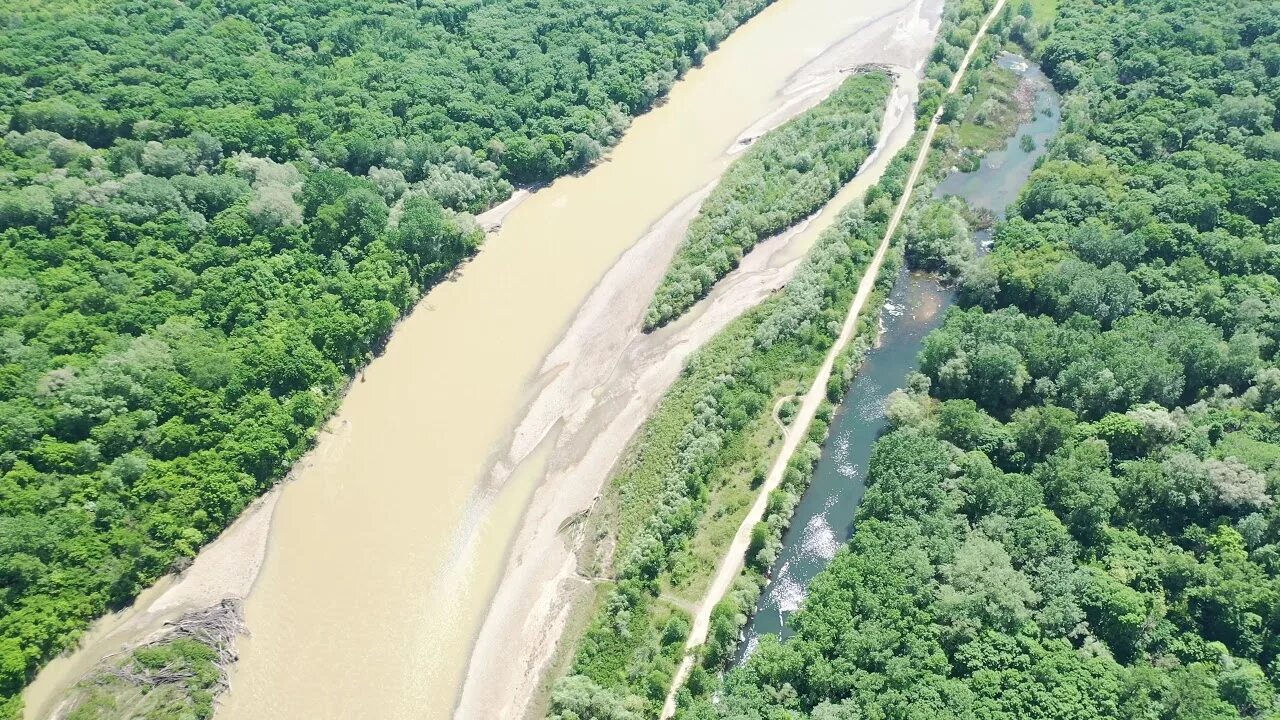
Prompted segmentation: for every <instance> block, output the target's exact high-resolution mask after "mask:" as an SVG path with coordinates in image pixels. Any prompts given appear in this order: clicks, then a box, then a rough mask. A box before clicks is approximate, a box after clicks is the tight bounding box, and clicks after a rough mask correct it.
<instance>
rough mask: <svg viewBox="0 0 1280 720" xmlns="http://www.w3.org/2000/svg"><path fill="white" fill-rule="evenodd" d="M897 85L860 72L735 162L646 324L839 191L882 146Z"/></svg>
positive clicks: (696, 294) (682, 305)
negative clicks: (883, 128) (879, 139)
mask: <svg viewBox="0 0 1280 720" xmlns="http://www.w3.org/2000/svg"><path fill="white" fill-rule="evenodd" d="M891 89H892V82H891V80H890V79H889V76H888V75H887V74H886V73H883V72H870V73H865V74H858V75H854V76H852V77H850V78H849V79H848V80H846V81H845V82H844V84H843V85H841V86H840V88H839V89H837V90H836V92H835V93H833V94H832V95H831V97H829V98H827V99H826V100H825V101H823V102H822V103H821V104H820V105H818V106H817V107H815V108H814V109H812V110H810V111H809V112H807V113H805V114H803V115H801V116H799V117H797V118H795V119H793V120H791V121H790V122H788V123H786V124H785V125H782V126H781V127H779V128H777V129H775V130H773V131H771V132H769V133H768V134H767V135H765V136H764V137H763V138H761V139H760V140H759V141H758V142H757V143H756V144H755V145H753V146H752V147H751V148H750V149H749V150H747V151H746V152H745V153H744V154H743V155H742V157H741V158H739V159H738V160H737V161H735V162H734V164H733V165H731V166H730V167H729V169H728V171H726V172H725V174H724V177H723V178H722V179H721V181H720V184H719V185H717V186H716V188H715V190H713V191H712V193H711V196H710V197H708V198H707V200H706V201H705V202H704V203H703V204H702V208H701V210H700V211H699V213H698V217H697V218H695V219H694V221H693V223H692V225H690V227H689V232H688V234H687V235H685V238H684V242H683V243H682V244H681V245H680V248H679V250H677V252H676V256H675V258H674V259H673V260H672V263H671V267H670V268H669V269H668V270H667V275H666V277H664V278H663V280H662V284H661V285H660V286H659V287H658V290H657V292H656V294H655V295H654V298H653V302H652V303H651V304H650V305H649V311H648V314H647V315H646V316H645V327H646V329H653V328H655V327H659V326H661V325H664V324H666V323H667V322H670V321H671V320H674V319H675V318H677V317H680V315H682V314H683V313H684V312H685V311H686V310H688V309H689V308H690V307H692V306H693V304H694V303H695V302H697V301H698V299H699V298H701V297H703V296H704V295H706V294H707V292H708V291H710V290H711V287H712V286H713V285H714V284H715V283H716V281H718V280H719V279H720V278H722V277H724V276H725V275H726V274H728V273H729V271H730V270H732V269H733V268H734V267H736V266H737V264H738V261H739V260H741V258H742V256H743V254H744V253H746V252H747V251H748V250H750V249H751V248H752V247H754V246H755V244H756V243H758V242H760V241H761V240H764V239H765V238H768V237H770V236H771V235H774V234H776V233H779V232H781V231H783V230H785V229H787V228H789V227H791V226H792V225H794V224H796V223H797V222H799V221H800V220H801V219H802V218H804V217H806V216H808V215H810V214H812V213H814V212H816V211H817V210H818V209H819V208H821V207H822V205H823V204H824V203H826V202H827V201H828V200H830V199H831V198H832V197H834V196H835V194H836V192H838V191H839V190H840V188H841V187H843V186H844V184H845V183H847V182H848V181H849V180H850V179H851V178H852V177H853V176H854V174H855V173H856V172H857V171H858V167H859V166H861V165H862V163H863V161H864V160H866V159H867V156H868V155H870V154H871V151H872V149H874V148H875V144H876V139H877V137H878V136H879V132H878V130H879V127H880V122H881V119H882V116H883V113H884V106H885V102H886V101H887V99H888V97H889V92H890V90H891Z"/></svg>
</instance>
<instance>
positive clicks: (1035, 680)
mask: <svg viewBox="0 0 1280 720" xmlns="http://www.w3.org/2000/svg"><path fill="white" fill-rule="evenodd" d="M1060 14H1061V16H1060V18H1059V19H1058V20H1057V22H1056V24H1055V26H1054V32H1053V34H1052V36H1050V38H1049V39H1048V40H1047V41H1046V42H1045V43H1044V45H1043V56H1044V59H1045V63H1044V64H1045V68H1046V69H1047V71H1048V72H1049V74H1050V76H1051V77H1052V79H1053V80H1054V82H1055V84H1057V85H1058V86H1059V87H1060V88H1063V89H1070V90H1071V92H1070V93H1069V94H1068V96H1067V98H1066V101H1065V102H1064V105H1063V107H1064V123H1063V128H1064V133H1065V134H1064V135H1063V136H1062V137H1060V138H1058V139H1057V140H1056V141H1055V142H1054V144H1053V146H1052V148H1051V150H1050V153H1049V155H1048V158H1047V161H1046V162H1045V163H1044V165H1043V166H1042V167H1041V168H1040V169H1039V170H1038V171H1037V172H1036V173H1035V175H1034V176H1033V177H1032V179H1031V181H1030V182H1029V183H1028V185H1027V187H1026V188H1025V189H1024V191H1023V193H1022V196H1021V198H1020V200H1019V202H1018V203H1017V206H1016V207H1015V211H1016V212H1015V213H1014V214H1013V216H1012V217H1011V219H1010V220H1009V221H1008V222H1005V223H1002V224H1001V225H1000V226H999V227H998V228H997V233H996V245H995V250H994V252H993V253H992V255H991V256H989V257H988V258H987V259H986V260H985V261H984V262H985V263H986V268H985V269H986V270H987V271H989V272H990V273H991V274H992V275H994V277H995V278H996V280H995V282H994V283H993V284H994V292H991V293H987V294H985V295H984V294H978V293H974V294H967V295H965V297H967V298H970V302H971V303H972V304H973V306H971V307H969V308H967V309H964V310H957V311H953V312H952V313H951V314H950V315H949V316H948V319H947V322H946V324H945V325H944V326H943V327H942V328H941V329H939V330H938V331H936V332H934V333H933V334H931V335H930V336H929V337H928V338H927V340H926V344H925V348H924V350H923V352H922V355H921V371H922V372H923V373H924V374H925V375H926V376H927V377H928V379H929V381H930V382H929V383H927V388H928V392H929V393H931V396H924V395H922V392H923V387H925V386H926V384H925V383H913V386H914V387H915V389H914V390H912V391H911V393H908V394H905V397H906V398H907V399H909V400H910V402H911V403H912V404H913V405H914V406H915V407H917V408H919V411H918V412H915V413H907V412H898V413H891V419H893V420H894V422H895V424H896V429H895V430H894V431H893V432H892V433H891V434H889V435H888V436H886V437H885V438H883V439H882V440H881V441H880V442H879V444H878V445H877V447H876V450H875V453H874V456H873V458H872V462H871V467H870V469H869V477H868V483H869V488H868V491H867V494H866V497H865V499H864V501H863V503H862V505H861V507H860V509H859V512H858V517H857V519H856V531H855V533H854V536H853V539H852V541H851V543H850V546H849V547H848V548H847V549H846V550H845V551H843V552H842V553H841V554H840V555H839V556H838V557H837V558H836V560H835V561H834V562H833V563H832V565H831V566H830V568H829V569H828V570H827V571H826V572H824V573H823V574H822V575H820V576H819V578H818V579H817V580H815V581H814V583H813V585H812V586H811V588H810V594H809V596H808V599H807V601H806V604H805V606H804V608H803V609H802V610H801V611H800V612H799V613H798V614H797V615H796V616H795V618H794V622H793V624H794V627H795V629H796V635H795V636H794V637H792V638H791V639H790V640H788V641H787V642H786V643H779V642H777V641H776V640H773V639H769V638H766V639H765V640H764V641H762V642H761V644H760V649H759V650H758V651H757V653H756V654H755V655H754V656H753V657H752V658H751V660H750V661H749V662H747V663H746V664H745V665H744V666H743V667H741V668H739V669H737V670H735V671H733V672H731V673H730V674H729V675H728V676H727V678H726V679H725V681H724V684H723V688H722V691H723V692H722V693H721V696H720V698H719V702H718V703H717V704H714V705H713V704H711V703H710V702H708V701H706V700H697V701H695V702H694V703H693V704H692V705H690V706H689V707H688V708H687V709H686V710H685V711H684V717H689V718H713V717H722V718H781V717H811V718H814V719H815V720H826V719H830V718H902V719H906V718H957V719H958V718H975V719H976V718H984V719H991V718H1009V719H1010V720H1013V719H1014V718H1019V719H1021V718H1045V719H1046V720H1048V719H1053V720H1059V719H1061V718H1073V719H1075V718H1080V719H1084V718H1115V719H1117V720H1120V719H1125V720H1128V719H1130V718H1153V719H1154V718H1175V719H1178V720H1183V719H1185V720H1203V719H1207V718H1239V717H1248V718H1271V717H1275V715H1276V713H1277V711H1280V706H1277V698H1276V686H1277V683H1278V682H1280V681H1278V679H1277V675H1276V672H1277V667H1280V662H1278V661H1280V621H1278V618H1280V615H1277V613H1276V608H1277V607H1280V562H1277V558H1280V554H1278V553H1277V551H1276V548H1277V546H1278V545H1280V534H1277V528H1280V509H1278V508H1280V506H1278V505H1277V503H1276V496H1277V491H1276V488H1277V487H1278V484H1277V480H1278V478H1280V463H1278V460H1280V425H1278V424H1277V422H1276V417H1277V415H1276V412H1277V409H1280V405H1277V401H1278V400H1280V392H1278V391H1280V369H1278V368H1277V367H1276V351H1277V346H1276V340H1277V339H1280V338H1278V336H1277V327H1276V324H1275V321H1276V308H1277V307H1280V284H1277V281H1276V277H1277V268H1275V267H1273V265H1272V264H1271V262H1272V261H1271V249H1272V248H1274V246H1275V243H1276V242H1277V239H1278V238H1277V236H1276V235H1275V229H1276V227H1277V225H1276V220H1275V217H1274V216H1275V215H1276V213H1278V212H1280V206H1276V205H1273V204H1269V203H1270V201H1269V200H1260V199H1261V198H1263V197H1266V196H1267V192H1269V191H1264V190H1260V188H1263V187H1266V183H1267V182H1269V180H1268V178H1269V177H1270V176H1271V175H1272V174H1273V173H1274V172H1275V170H1276V169H1275V168H1273V167H1271V165H1269V164H1268V163H1274V162H1275V161H1274V159H1272V158H1270V157H1269V156H1268V155H1267V153H1266V151H1264V150H1262V148H1263V147H1264V146H1265V143H1264V142H1261V141H1260V140H1259V138H1264V137H1267V136H1269V135H1270V134H1272V133H1274V132H1275V131H1276V129H1277V116H1276V114H1275V104H1276V99H1277V98H1278V97H1280V79H1278V78H1280V64H1276V63H1274V62H1272V61H1271V60H1270V58H1273V57H1274V56H1275V52H1276V48H1277V47H1280V13H1278V12H1277V10H1276V7H1275V5H1274V3H1267V2H1260V1H1256V2H1255V1H1249V0H1241V1H1240V2H1232V3H1226V4H1222V3H1219V4H1208V3H1202V2H1198V1H1192V0H1122V1H1121V2H1095V1H1094V0H1081V1H1080V2H1074V3H1063V6H1062V8H1061V9H1060ZM975 298H981V299H975Z"/></svg>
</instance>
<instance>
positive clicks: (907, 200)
mask: <svg viewBox="0 0 1280 720" xmlns="http://www.w3.org/2000/svg"><path fill="white" fill-rule="evenodd" d="M1004 4H1005V0H996V4H995V7H993V8H992V9H991V12H990V13H988V14H987V17H986V19H985V20H983V22H982V27H980V28H978V34H977V35H975V36H974V38H973V42H972V43H970V44H969V49H968V50H967V51H966V52H965V54H964V59H963V60H962V61H961V62H960V67H959V69H957V70H956V74H955V77H954V78H952V80H951V85H950V86H949V87H948V88H947V95H948V96H950V95H954V94H955V92H956V90H957V89H959V87H960V82H961V81H962V80H964V76H965V72H966V71H968V69H969V62H970V61H971V60H973V55H974V53H975V52H977V50H978V45H979V44H981V42H982V38H983V37H985V36H986V34H987V29H988V28H989V27H990V26H991V23H992V21H994V20H995V18H996V16H997V15H999V13H1000V11H1001V10H1003V9H1004ZM942 110H943V106H942V105H941V104H940V105H939V106H938V110H937V111H936V112H934V114H933V119H932V120H930V121H929V128H928V130H926V131H925V134H924V142H923V143H922V144H921V145H920V152H919V154H917V155H916V161H915V163H914V164H913V165H912V166H911V174H910V175H908V176H907V183H906V186H905V187H906V189H905V191H904V192H903V193H902V198H901V199H899V200H898V206H897V207H896V208H895V209H894V211H893V216H892V217H891V218H889V224H888V226H887V227H886V228H885V233H884V238H883V239H882V240H881V241H880V246H879V247H878V248H876V254H875V256H874V257H873V258H872V259H871V264H869V265H868V266H867V270H866V272H865V273H863V276H862V282H860V283H859V284H858V292H857V293H856V294H855V295H854V296H853V303H852V304H850V305H849V313H848V314H847V315H846V316H845V319H844V325H843V326H842V327H841V328H840V335H839V337H837V338H836V341H835V344H833V345H832V346H831V350H830V351H829V352H827V357H826V359H824V360H823V361H822V367H821V368H820V369H819V370H818V374H817V376H816V377H814V379H813V384H812V385H810V386H809V391H808V392H806V393H805V394H804V400H803V401H802V402H801V404H800V410H799V411H798V412H797V413H796V416H795V419H794V420H792V422H791V428H792V431H791V432H788V433H786V437H785V440H784V441H783V444H782V451H781V452H780V453H779V454H778V458H777V460H775V461H774V463H773V467H772V468H770V469H769V475H768V477H767V478H766V479H765V481H764V484H763V485H761V486H760V491H759V493H758V494H757V495H756V501H755V503H754V504H753V505H752V506H751V511H750V512H748V513H747V516H746V517H745V518H743V519H742V524H741V525H739V526H738V532H737V533H736V534H735V535H734V536H733V542H732V543H731V544H730V545H729V550H728V552H726V553H725V556H724V557H723V558H722V559H721V560H720V565H719V567H717V568H716V574H715V577H714V578H712V580H711V585H710V586H708V588H707V593H706V595H704V596H703V598H702V601H701V602H699V603H698V607H697V612H696V613H694V617H693V628H692V630H691V632H690V633H689V641H688V642H687V643H685V656H684V660H682V661H681V663H680V667H679V668H678V669H677V670H676V675H675V677H674V678H673V679H672V683H671V689H670V690H669V691H668V692H667V699H666V702H665V703H663V706H662V720H668V719H669V718H671V717H673V716H674V715H675V714H676V694H677V693H678V692H679V691H680V688H681V686H683V685H684V681H685V678H687V677H688V675H689V671H690V670H691V669H692V668H693V662H694V660H695V658H696V654H695V653H694V652H693V651H694V650H695V649H697V648H698V647H700V646H701V645H703V644H704V643H706V641H707V630H708V628H709V626H710V624H711V611H712V609H713V608H715V606H716V604H718V603H719V602H720V600H721V599H722V598H723V597H724V596H725V593H727V592H728V591H729V587H730V586H731V585H732V584H733V581H734V580H735V579H736V578H737V577H738V574H739V573H740V572H742V567H743V564H744V563H745V562H746V554H747V548H748V547H749V546H750V544H751V530H752V528H754V527H755V526H756V524H757V523H759V522H760V521H761V520H762V519H764V511H765V507H766V505H767V504H768V500H769V494H770V493H772V492H773V491H774V490H775V489H776V488H777V487H778V485H779V484H780V483H781V482H782V475H783V473H785V472H786V470H787V464H788V463H789V462H790V461H791V456H792V454H794V453H795V451H796V448H798V447H799V446H800V442H801V441H802V440H803V439H804V438H805V437H807V436H808V429H809V423H810V422H812V421H813V418H814V416H815V415H816V414H817V412H818V406H819V405H820V404H821V403H822V399H823V397H824V396H825V395H826V390H827V380H828V379H830V377H831V370H832V368H833V367H834V366H835V361H836V358H837V357H839V355H840V353H841V352H843V351H844V349H845V347H846V346H847V345H848V344H849V341H850V340H852V339H853V334H854V329H855V328H856V327H857V324H858V316H859V315H861V314H862V310H863V308H865V307H866V304H867V299H868V298H870V297H871V292H872V290H874V289H875V285H876V280H877V278H878V277H879V275H880V266H881V265H882V264H883V263H884V258H885V255H887V254H888V252H889V245H890V243H891V241H892V240H893V235H894V233H895V232H897V230H898V225H899V223H901V222H902V217H903V215H905V214H906V212H907V208H908V207H909V206H910V205H911V195H912V191H913V190H914V189H915V184H916V181H917V180H918V179H919V177H920V171H921V170H923V169H924V165H925V162H926V161H928V159H929V148H930V146H931V145H933V137H934V135H935V134H936V133H937V131H938V125H939V124H940V123H941V122H942Z"/></svg>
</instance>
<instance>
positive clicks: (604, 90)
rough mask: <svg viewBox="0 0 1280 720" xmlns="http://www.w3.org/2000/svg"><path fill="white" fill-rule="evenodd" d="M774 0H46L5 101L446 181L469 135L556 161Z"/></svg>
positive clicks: (17, 52) (589, 156)
mask: <svg viewBox="0 0 1280 720" xmlns="http://www.w3.org/2000/svg"><path fill="white" fill-rule="evenodd" d="M765 4H767V3H766V0H734V1H731V2H719V1H718V0H684V1H681V2H653V1H650V0H642V1H640V2H630V1H627V2H604V3H600V2H581V1H580V0H539V1H537V2H532V3H524V4H512V3H480V2H429V3H407V2H401V1H399V0H371V1H369V2H362V3H358V4H356V5H352V4H350V3H338V2H331V1H328V0H307V1H305V2H296V3H288V4H286V5H273V4H269V3H255V2H247V3H238V4H235V5H226V4H221V3H214V2H208V1H204V0H201V1H197V2H187V3H167V2H158V1H155V0H144V1H143V2H141V3H133V4H107V5H96V6H86V5H83V4H79V3H69V2H55V3H41V4H40V5H39V6H38V7H33V8H24V9H23V11H22V12H21V13H20V14H19V15H15V21H14V22H10V23H6V24H5V26H4V28H3V30H0V68H3V69H4V73H3V74H4V76H5V80H4V82H3V83H0V107H3V108H4V109H5V111H7V112H11V113H12V119H11V125H12V127H13V128H14V129H15V130H18V131H20V132H22V131H27V130H31V129H36V128H38V129H41V130H48V131H52V132H55V133H58V134H59V135H62V136H64V137H67V138H71V139H74V140H78V141H82V142H84V143H88V144H89V145H91V146H93V147H101V148H105V147H109V146H111V145H112V144H113V143H116V144H117V145H119V144H120V143H121V141H127V140H134V141H140V142H147V141H153V140H160V141H165V142H166V144H168V140H167V139H169V138H181V137H185V136H188V135H191V134H192V133H194V132H196V131H200V132H203V133H207V134H208V135H209V136H211V137H212V138H213V139H216V140H217V141H219V142H221V144H222V146H223V148H224V149H225V150H226V151H227V152H239V151H245V152H249V153H252V154H254V155H259V156H265V157H271V158H273V159H275V160H278V161H284V160H288V159H293V158H295V157H298V155H299V153H307V154H314V156H315V157H317V158H318V159H320V160H321V161H322V162H324V163H326V164H327V165H329V166H332V167H341V168H345V169H346V170H348V171H350V172H352V173H354V174H359V175H363V174H365V173H366V171H368V170H369V169H370V168H372V167H382V168H394V169H397V170H400V171H402V172H403V173H404V174H405V176H406V177H407V178H408V180H409V181H410V182H416V181H421V180H427V181H429V182H439V183H451V182H468V181H467V180H465V179H459V178H456V177H454V176H456V175H458V174H463V175H471V176H473V177H480V178H483V177H484V175H483V174H482V175H479V176H474V171H475V169H476V168H474V167H468V165H473V164H474V163H472V162H471V161H469V159H468V158H460V157H459V156H458V155H459V151H458V149H467V150H469V151H470V153H474V154H475V155H476V157H477V158H478V160H477V161H476V162H478V161H480V160H488V161H491V162H493V163H496V164H497V165H498V166H499V167H500V168H501V170H502V175H503V176H504V177H506V178H508V179H510V180H513V181H516V182H526V181H533V180H541V179H549V178H551V177H554V176H556V175H560V174H563V173H564V172H566V171H569V170H573V169H577V168H581V167H583V166H584V165H586V164H588V163H590V162H592V161H594V160H595V159H596V158H597V157H598V156H599V155H600V153H601V149H602V147H607V146H609V145H611V144H612V143H613V142H615V141H616V140H617V138H618V135H619V133H620V132H621V131H622V129H623V128H624V127H625V126H626V123H627V118H628V116H631V115H635V114H638V113H640V112H642V111H644V110H645V109H647V108H649V107H650V106H651V105H652V104H653V102H654V101H655V100H656V99H657V98H658V97H659V96H660V95H661V94H662V93H663V92H665V90H666V89H667V88H668V87H669V86H670V85H671V83H672V82H673V81H674V80H675V78H676V77H677V76H679V75H681V74H683V72H684V71H685V70H687V69H688V68H689V67H690V66H691V65H693V64H695V63H697V62H699V61H700V60H701V59H702V57H703V56H704V55H706V53H707V52H708V48H714V47H715V46H716V44H717V43H718V42H719V41H720V40H721V39H722V38H723V37H724V36H725V35H727V34H728V32H729V31H730V30H732V29H733V28H734V27H735V26H736V25H737V24H738V23H740V22H741V21H742V20H743V19H745V18H747V17H749V16H751V15H752V14H754V13H755V12H756V11H758V10H759V9H760V8H761V7H763V6H764V5H765ZM17 18H20V19H17ZM191 149H192V150H198V148H196V147H192V148H191ZM494 197H495V196H493V195H492V194H489V195H488V196H487V197H483V198H480V202H479V205H480V206H483V205H484V204H487V202H490V201H492V200H493V199H494ZM472 209H476V208H472Z"/></svg>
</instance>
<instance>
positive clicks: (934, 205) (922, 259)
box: [903, 198, 977, 274]
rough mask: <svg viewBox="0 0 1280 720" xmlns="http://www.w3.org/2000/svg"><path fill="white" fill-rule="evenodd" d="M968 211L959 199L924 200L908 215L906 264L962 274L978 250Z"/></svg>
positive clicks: (924, 268) (905, 231) (905, 230)
mask: <svg viewBox="0 0 1280 720" xmlns="http://www.w3.org/2000/svg"><path fill="white" fill-rule="evenodd" d="M967 215H968V212H967V209H966V208H965V206H964V202H963V201H961V200H958V199H956V198H951V199H949V200H930V201H927V202H923V203H921V204H920V205H919V206H917V207H916V208H915V209H914V210H913V211H912V213H911V215H910V217H908V218H907V222H906V227H905V229H904V231H903V232H904V233H905V234H906V246H907V247H906V253H907V255H906V257H907V264H908V265H909V266H911V267H913V268H918V269H920V270H932V271H935V272H941V271H945V272H947V273H949V274H959V273H960V271H961V270H962V269H963V268H964V267H965V265H966V264H967V263H969V262H970V261H971V260H972V259H973V257H974V255H975V254H976V253H977V251H976V250H975V248H974V242H973V235H972V234H971V233H970V232H969V222H968V218H967Z"/></svg>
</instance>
